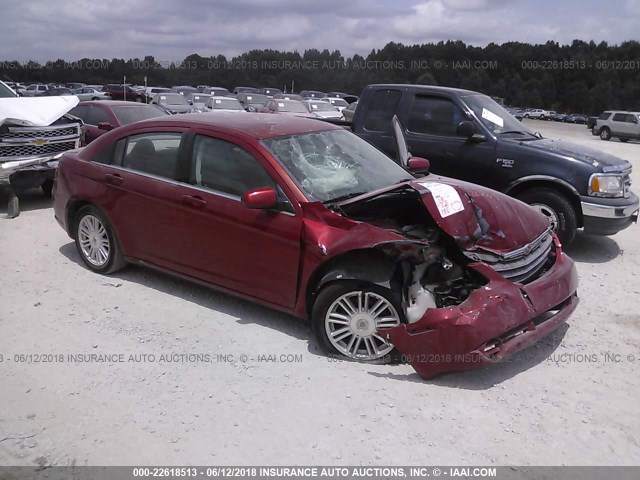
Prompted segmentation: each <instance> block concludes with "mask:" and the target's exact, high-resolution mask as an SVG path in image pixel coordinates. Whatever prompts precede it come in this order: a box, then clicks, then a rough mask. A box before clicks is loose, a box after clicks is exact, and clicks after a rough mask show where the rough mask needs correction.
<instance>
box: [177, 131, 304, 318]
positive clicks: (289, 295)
mask: <svg viewBox="0 0 640 480" xmlns="http://www.w3.org/2000/svg"><path fill="white" fill-rule="evenodd" d="M275 178H276V177H275V176H274V172H273V171H270V168H269V167H268V162H267V161H266V159H264V158H263V157H261V155H260V154H259V153H258V152H256V151H253V150H251V149H250V148H249V147H248V146H246V145H244V146H242V145H239V144H238V143H236V142H235V141H234V140H233V139H232V138H228V137H224V136H222V135H221V136H217V137H213V136H211V134H209V133H207V134H204V133H202V134H196V136H195V139H194V143H193V153H192V156H191V159H190V175H189V184H186V183H185V184H180V185H179V186H178V192H177V193H178V198H179V201H180V202H181V210H180V227H179V228H178V229H177V232H180V233H179V234H180V236H181V246H180V247H179V248H180V250H181V261H182V262H183V267H184V269H185V271H188V272H189V274H190V275H193V276H197V277H199V278H202V279H205V280H207V281H209V282H211V283H215V284H218V285H220V286H223V287H225V288H229V289H231V290H234V291H237V292H240V293H243V294H245V295H250V296H252V297H257V298H260V299H262V300H264V301H266V302H269V303H273V304H276V305H280V306H284V307H289V308H292V307H293V306H294V303H295V299H296V294H297V291H296V290H297V283H298V266H299V259H300V235H301V229H302V222H301V217H300V213H299V207H294V204H293V203H292V202H290V201H289V200H288V198H287V197H286V195H285V193H284V192H285V190H284V189H283V188H282V187H281V186H280V183H281V182H279V181H278V180H277V179H275ZM259 187H272V188H275V189H276V190H277V191H278V192H279V196H280V202H279V208H277V209H274V210H254V209H249V208H247V207H245V206H244V205H243V203H242V202H241V196H242V194H244V193H245V192H247V191H248V190H252V189H255V188H259ZM296 209H298V211H296Z"/></svg>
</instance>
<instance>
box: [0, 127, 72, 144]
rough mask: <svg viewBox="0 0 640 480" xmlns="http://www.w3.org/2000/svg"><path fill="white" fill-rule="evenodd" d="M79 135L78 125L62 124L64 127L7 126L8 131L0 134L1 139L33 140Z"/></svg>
mask: <svg viewBox="0 0 640 480" xmlns="http://www.w3.org/2000/svg"><path fill="white" fill-rule="evenodd" d="M67 135H68V136H73V135H79V133H78V127H76V126H75V125H74V126H64V128H43V129H40V128H37V127H26V128H25V127H9V131H8V132H7V133H4V134H3V135H2V140H9V139H25V140H34V139H36V138H55V137H63V136H67Z"/></svg>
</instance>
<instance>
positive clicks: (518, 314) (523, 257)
mask: <svg viewBox="0 0 640 480" xmlns="http://www.w3.org/2000/svg"><path fill="white" fill-rule="evenodd" d="M340 212H341V213H343V214H344V215H346V216H347V217H349V218H350V219H353V220H359V221H361V222H364V224H365V225H373V226H375V227H378V229H379V231H381V232H393V234H394V237H393V238H389V239H386V238H378V237H380V235H377V236H376V242H375V243H374V244H373V245H372V246H373V247H374V248H376V249H378V250H381V251H382V252H384V254H385V257H386V258H388V259H390V261H391V263H392V265H394V266H395V267H393V268H395V270H394V269H393V268H392V267H389V268H388V269H387V270H388V271H390V272H391V271H394V272H395V273H393V275H387V277H388V279H389V281H387V282H386V283H380V282H378V284H379V285H381V286H383V287H385V288H389V289H390V290H391V291H393V292H394V294H395V295H396V298H398V299H399V302H398V303H399V307H401V308H402V311H403V314H404V315H403V318H402V319H401V320H402V323H400V324H399V325H397V326H394V327H391V328H379V329H378V331H377V333H378V335H379V336H380V337H382V338H384V339H387V340H388V341H389V342H390V343H392V344H393V345H394V346H395V348H396V349H397V350H398V351H399V352H400V354H401V355H402V356H403V359H404V360H405V361H406V362H407V363H410V364H411V365H412V366H413V367H414V368H415V369H416V371H417V372H418V373H419V374H420V375H421V376H422V377H424V378H430V377H433V376H434V375H437V374H440V373H444V372H450V371H456V370H466V369H470V368H476V367H478V366H481V365H484V364H486V363H490V362H496V361H499V360H501V359H502V358H504V357H505V356H507V355H509V354H511V353H513V352H516V351H518V350H521V349H523V348H526V347H527V346H528V345H531V344H532V343H534V342H536V341H537V340H538V339H540V338H542V337H544V336H545V335H547V334H548V333H550V332H551V331H552V330H554V329H555V328H557V327H558V326H559V325H560V324H561V323H562V322H564V321H566V319H567V318H568V317H569V315H570V314H571V312H573V310H574V309H575V308H576V305H577V302H578V299H577V295H576V290H577V285H578V277H577V272H576V269H575V266H574V264H573V261H572V260H571V259H570V258H569V257H567V256H566V255H565V254H564V253H563V252H562V248H561V245H560V243H559V241H558V239H557V237H556V236H555V235H554V234H553V232H552V229H551V226H550V225H549V221H548V219H546V218H545V217H544V216H543V215H541V214H540V213H538V212H536V211H535V210H534V209H532V208H531V207H529V206H528V205H525V204H524V203H522V202H520V201H518V200H515V199H512V198H509V197H507V196H505V195H503V194H500V193H499V192H495V191H492V190H489V189H486V188H483V187H479V186H477V185H472V184H467V183H465V182H458V181H455V180H452V179H447V178H444V177H436V176H433V177H431V176H430V177H427V178H424V179H420V180H419V181H413V182H410V183H409V184H408V185H402V186H400V187H398V188H396V189H393V190H389V191H384V192H381V193H379V194H376V195H372V196H370V197H367V198H364V199H357V200H354V201H351V202H345V203H342V204H341V205H340ZM398 237H399V238H403V239H404V240H403V241H401V240H399V239H398ZM349 238H351V236H349ZM370 238H371V237H370Z"/></svg>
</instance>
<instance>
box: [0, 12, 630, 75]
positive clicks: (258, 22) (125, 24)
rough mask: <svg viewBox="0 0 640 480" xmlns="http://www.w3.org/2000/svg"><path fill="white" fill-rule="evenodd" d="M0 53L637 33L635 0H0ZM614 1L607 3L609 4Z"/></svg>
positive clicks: (219, 49) (368, 45)
mask: <svg viewBox="0 0 640 480" xmlns="http://www.w3.org/2000/svg"><path fill="white" fill-rule="evenodd" d="M3 3H4V5H3V8H2V14H3V16H4V18H3V21H2V28H1V29H0V39H1V40H2V41H1V42H0V60H20V61H25V60H30V59H31V60H35V61H38V62H44V61H47V60H54V59H58V58H62V59H65V60H77V59H80V58H83V57H88V58H114V57H116V58H134V57H140V58H142V57H143V56H144V55H153V56H155V57H156V59H158V60H171V61H173V60H181V59H183V58H184V57H185V56H187V55H189V54H191V53H198V54H200V55H203V56H210V55H217V54H223V55H225V56H227V57H228V58H230V57H232V56H233V55H236V54H239V53H242V52H245V51H248V50H251V49H266V48H271V49H277V50H298V51H300V52H302V51H303V50H305V49H307V48H318V49H321V50H322V49H324V48H327V49H329V50H335V49H338V50H340V51H341V52H342V54H343V55H345V56H350V55H352V54H353V53H360V54H364V55H366V54H367V53H368V52H369V51H370V50H371V49H372V48H382V47H383V46H384V45H385V44H386V43H387V42H389V41H394V42H400V43H404V44H416V43H427V42H437V41H440V40H449V39H451V40H462V41H464V42H466V43H470V44H473V45H477V46H483V45H486V44H487V43H490V42H495V43H504V42H507V41H522V42H529V43H544V42H546V41H547V40H554V41H557V42H560V43H570V42H571V41H572V40H573V39H575V38H578V39H581V40H586V41H588V40H595V41H596V42H600V41H602V40H605V41H607V42H609V43H611V44H613V43H619V42H622V41H625V40H639V39H640V0H616V1H615V2H613V1H612V2H603V1H602V0H537V1H526V0H387V1H382V0H368V1H365V0H318V1H314V2H302V1H300V0H217V1H216V0H214V1H210V0H190V1H179V0H91V1H89V0H26V1H24V2H20V1H13V2H3ZM614 5H615V6H614Z"/></svg>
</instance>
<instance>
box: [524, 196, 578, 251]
mask: <svg viewBox="0 0 640 480" xmlns="http://www.w3.org/2000/svg"><path fill="white" fill-rule="evenodd" d="M517 198H518V200H522V201H523V202H525V203H527V204H529V205H531V206H532V207H533V208H535V209H536V210H538V211H539V212H540V213H542V214H543V215H545V216H546V217H548V218H549V221H550V222H551V224H552V225H553V226H554V231H555V232H556V235H558V238H559V239H560V241H561V242H562V244H563V245H569V244H570V243H571V242H572V241H573V239H574V238H575V236H576V229H577V228H578V215H577V213H576V211H575V209H574V208H573V205H572V204H571V202H570V201H569V199H568V198H567V197H566V196H564V195H563V194H561V193H558V192H557V191H555V190H551V189H549V188H539V189H535V190H526V191H524V192H522V193H521V194H519V195H517Z"/></svg>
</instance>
